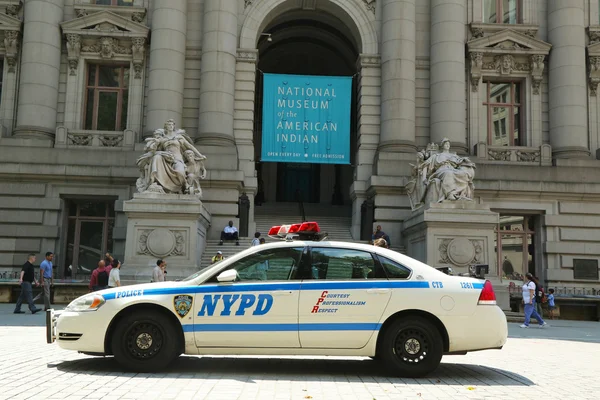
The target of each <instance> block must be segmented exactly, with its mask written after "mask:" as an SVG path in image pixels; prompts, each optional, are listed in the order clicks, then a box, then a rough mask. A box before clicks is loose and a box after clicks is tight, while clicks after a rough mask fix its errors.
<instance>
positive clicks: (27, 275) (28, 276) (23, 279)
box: [14, 254, 41, 314]
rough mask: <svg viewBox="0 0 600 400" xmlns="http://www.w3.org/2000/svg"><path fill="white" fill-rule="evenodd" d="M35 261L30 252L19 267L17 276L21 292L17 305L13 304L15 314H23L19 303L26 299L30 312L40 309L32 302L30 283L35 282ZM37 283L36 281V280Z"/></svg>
mask: <svg viewBox="0 0 600 400" xmlns="http://www.w3.org/2000/svg"><path fill="white" fill-rule="evenodd" d="M34 262H35V254H30V255H29V256H28V257H27V262H26V263H25V264H23V268H21V276H20V277H19V284H20V285H21V294H20V295H19V298H18V299H17V305H16V306H15V311H14V313H15V314H25V311H21V305H22V304H23V301H26V302H27V304H28V305H29V310H30V311H31V313H32V314H35V313H36V312H38V311H41V309H40V308H36V306H35V304H33V290H32V288H31V285H32V284H33V283H34V282H35V274H34V268H33V263H34ZM36 285H37V282H36Z"/></svg>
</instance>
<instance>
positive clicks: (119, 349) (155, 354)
mask: <svg viewBox="0 0 600 400" xmlns="http://www.w3.org/2000/svg"><path fill="white" fill-rule="evenodd" d="M113 335H114V337H113V338H112V351H113V354H114V355H115V359H116V360H117V362H118V363H119V364H121V365H122V366H124V367H125V368H127V369H129V370H132V371H136V372H153V371H158V370H161V369H164V368H165V367H167V366H168V365H169V364H170V363H171V362H172V361H173V360H175V358H177V356H179V352H178V351H177V350H178V348H179V343H178V338H179V335H178V332H177V331H176V329H175V327H174V326H173V323H172V322H171V321H169V319H168V318H167V317H166V316H165V315H163V314H160V313H155V312H152V313H151V312H148V311H140V312H137V313H134V314H132V315H128V316H126V317H125V318H123V319H122V320H121V321H119V322H118V325H117V327H116V329H115V330H114V332H113Z"/></svg>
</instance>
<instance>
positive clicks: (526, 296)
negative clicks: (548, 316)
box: [520, 273, 546, 328]
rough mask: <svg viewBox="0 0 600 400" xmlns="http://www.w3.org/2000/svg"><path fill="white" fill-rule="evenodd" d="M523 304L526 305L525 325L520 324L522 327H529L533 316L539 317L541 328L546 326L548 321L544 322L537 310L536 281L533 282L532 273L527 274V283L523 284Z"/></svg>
mask: <svg viewBox="0 0 600 400" xmlns="http://www.w3.org/2000/svg"><path fill="white" fill-rule="evenodd" d="M523 304H524V305H525V322H523V325H520V326H521V328H529V322H530V320H531V317H532V316H533V318H535V319H537V321H538V324H540V328H543V327H544V326H546V322H544V320H543V319H542V317H541V316H540V314H538V312H537V311H536V310H535V283H534V282H533V275H531V274H530V273H527V274H526V275H525V283H524V284H523Z"/></svg>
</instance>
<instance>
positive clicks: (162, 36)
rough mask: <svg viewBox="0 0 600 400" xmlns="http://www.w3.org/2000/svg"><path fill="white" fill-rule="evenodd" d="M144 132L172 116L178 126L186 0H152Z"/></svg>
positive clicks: (181, 101)
mask: <svg viewBox="0 0 600 400" xmlns="http://www.w3.org/2000/svg"><path fill="white" fill-rule="evenodd" d="M152 3H153V8H152V25H151V28H152V39H151V41H150V64H149V67H150V69H149V73H148V105H147V107H148V109H147V118H146V128H145V134H146V135H147V134H149V133H151V132H153V131H154V130H155V129H157V128H162V127H163V126H164V123H165V121H166V120H168V119H170V118H172V119H174V120H175V124H176V125H177V126H178V127H181V124H182V121H181V113H182V110H183V84H184V71H185V41H186V26H187V15H186V13H187V3H188V2H187V1H172V0H154V1H153V2H152Z"/></svg>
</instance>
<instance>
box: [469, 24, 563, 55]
mask: <svg viewBox="0 0 600 400" xmlns="http://www.w3.org/2000/svg"><path fill="white" fill-rule="evenodd" d="M467 46H468V49H469V51H470V52H483V53H491V54H493V53H498V54H506V53H512V54H543V55H547V54H548V53H549V52H550V49H551V48H552V45H551V44H550V43H546V42H544V41H543V40H539V39H536V38H532V37H531V36H527V35H525V34H523V33H520V32H517V31H514V30H512V29H505V30H503V31H500V32H498V33H494V34H492V35H490V36H485V37H482V38H478V39H475V40H471V41H470V42H468V43H467Z"/></svg>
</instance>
